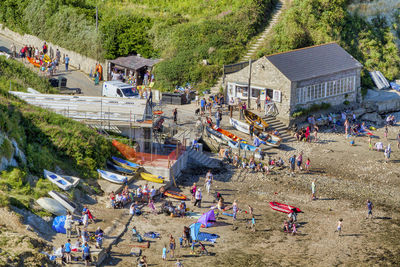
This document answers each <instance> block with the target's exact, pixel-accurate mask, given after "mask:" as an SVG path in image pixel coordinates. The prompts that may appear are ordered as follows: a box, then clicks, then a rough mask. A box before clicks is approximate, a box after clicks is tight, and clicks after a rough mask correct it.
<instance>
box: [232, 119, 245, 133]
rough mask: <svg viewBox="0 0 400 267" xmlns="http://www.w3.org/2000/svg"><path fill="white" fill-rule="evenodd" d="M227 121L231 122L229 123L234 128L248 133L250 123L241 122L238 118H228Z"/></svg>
mask: <svg viewBox="0 0 400 267" xmlns="http://www.w3.org/2000/svg"><path fill="white" fill-rule="evenodd" d="M229 122H230V123H231V125H232V126H233V128H235V129H236V130H238V131H240V132H242V133H245V134H250V125H249V124H247V123H245V122H241V121H239V120H236V119H233V118H230V119H229Z"/></svg>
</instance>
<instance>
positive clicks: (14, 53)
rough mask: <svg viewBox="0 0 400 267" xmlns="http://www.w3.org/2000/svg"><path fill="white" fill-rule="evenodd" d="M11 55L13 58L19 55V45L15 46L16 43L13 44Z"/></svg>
mask: <svg viewBox="0 0 400 267" xmlns="http://www.w3.org/2000/svg"><path fill="white" fill-rule="evenodd" d="M11 56H12V57H13V58H16V57H17V47H16V46H15V44H14V43H13V44H12V45H11Z"/></svg>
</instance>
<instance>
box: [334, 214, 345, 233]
mask: <svg viewBox="0 0 400 267" xmlns="http://www.w3.org/2000/svg"><path fill="white" fill-rule="evenodd" d="M342 228H343V219H342V218H340V219H339V221H338V224H337V228H336V231H335V232H339V236H340V235H341V234H342Z"/></svg>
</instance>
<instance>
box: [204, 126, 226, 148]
mask: <svg viewBox="0 0 400 267" xmlns="http://www.w3.org/2000/svg"><path fill="white" fill-rule="evenodd" d="M206 131H207V133H208V134H209V136H210V138H211V139H214V140H215V141H216V142H217V143H221V144H226V143H227V141H226V140H225V139H223V138H222V133H220V132H217V131H216V130H214V129H211V128H210V127H208V126H206Z"/></svg>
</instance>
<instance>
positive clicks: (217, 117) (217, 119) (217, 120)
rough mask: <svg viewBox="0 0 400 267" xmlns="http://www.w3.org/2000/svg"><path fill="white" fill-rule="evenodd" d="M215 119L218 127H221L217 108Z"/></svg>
mask: <svg viewBox="0 0 400 267" xmlns="http://www.w3.org/2000/svg"><path fill="white" fill-rule="evenodd" d="M215 121H216V122H217V124H216V125H217V128H219V123H220V121H219V111H218V110H217V112H215Z"/></svg>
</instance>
